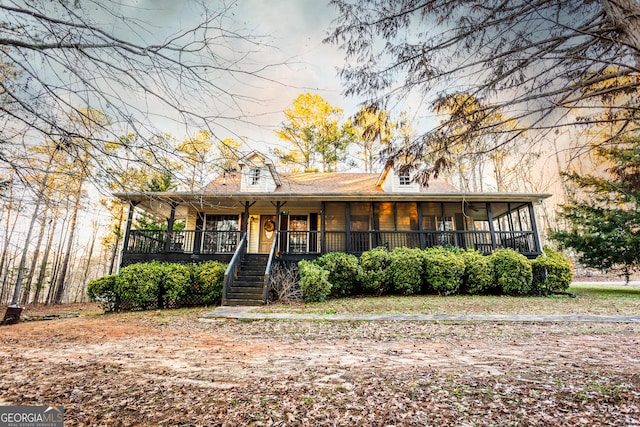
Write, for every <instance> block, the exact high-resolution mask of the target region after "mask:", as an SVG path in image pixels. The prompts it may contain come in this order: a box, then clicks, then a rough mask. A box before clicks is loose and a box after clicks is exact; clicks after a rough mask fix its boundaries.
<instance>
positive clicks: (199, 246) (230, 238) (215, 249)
mask: <svg viewBox="0 0 640 427" xmlns="http://www.w3.org/2000/svg"><path fill="white" fill-rule="evenodd" d="M241 235H242V231H210V230H180V231H172V232H167V230H131V232H130V234H129V243H128V245H127V247H126V248H125V253H130V254H150V253H159V252H182V253H191V254H232V253H234V252H235V251H236V248H237V247H238V242H239V240H240V237H241Z"/></svg>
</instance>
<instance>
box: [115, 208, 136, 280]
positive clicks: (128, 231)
mask: <svg viewBox="0 0 640 427" xmlns="http://www.w3.org/2000/svg"><path fill="white" fill-rule="evenodd" d="M138 204H140V202H134V201H131V200H130V201H129V212H128V213H127V224H126V225H125V228H124V239H123V240H122V250H121V251H120V259H119V260H118V268H117V271H116V273H118V272H119V271H120V264H121V263H122V255H123V254H124V253H126V252H127V250H128V249H129V236H130V235H131V224H132V223H133V210H134V209H135V207H136V206H138Z"/></svg>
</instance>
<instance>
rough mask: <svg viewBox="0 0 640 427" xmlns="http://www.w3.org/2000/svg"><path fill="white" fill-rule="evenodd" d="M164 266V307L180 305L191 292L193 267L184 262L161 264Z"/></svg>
mask: <svg viewBox="0 0 640 427" xmlns="http://www.w3.org/2000/svg"><path fill="white" fill-rule="evenodd" d="M161 268H162V273H163V276H162V282H161V283H162V286H161V291H162V294H161V295H160V297H161V298H162V301H163V303H162V307H166V306H168V305H172V306H175V305H180V302H181V301H183V300H184V299H185V297H186V296H187V295H188V294H189V292H190V290H191V288H192V286H191V284H192V280H191V269H190V268H189V267H188V266H186V265H184V264H171V263H164V264H161Z"/></svg>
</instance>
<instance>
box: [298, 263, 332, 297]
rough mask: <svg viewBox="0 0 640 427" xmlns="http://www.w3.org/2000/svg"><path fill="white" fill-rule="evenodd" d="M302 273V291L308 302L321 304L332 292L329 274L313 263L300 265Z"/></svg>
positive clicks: (299, 268)
mask: <svg viewBox="0 0 640 427" xmlns="http://www.w3.org/2000/svg"><path fill="white" fill-rule="evenodd" d="M298 270H299V272H300V289H301V290H302V294H303V295H304V300H305V301H307V302H321V301H324V300H325V299H327V295H329V293H330V292H331V283H330V282H329V272H328V271H327V270H325V269H323V268H322V267H320V266H319V265H316V264H314V263H313V262H311V261H305V260H302V261H300V262H299V263H298Z"/></svg>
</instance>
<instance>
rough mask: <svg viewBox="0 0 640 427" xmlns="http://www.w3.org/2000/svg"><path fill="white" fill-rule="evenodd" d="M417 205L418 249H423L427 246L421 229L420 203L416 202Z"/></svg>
mask: <svg viewBox="0 0 640 427" xmlns="http://www.w3.org/2000/svg"><path fill="white" fill-rule="evenodd" d="M416 204H417V205H418V231H419V232H420V249H425V248H426V247H427V241H426V239H425V235H424V233H423V231H424V230H422V203H421V202H416Z"/></svg>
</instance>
